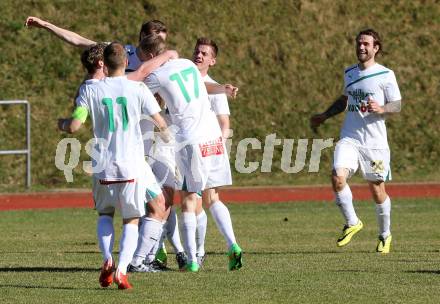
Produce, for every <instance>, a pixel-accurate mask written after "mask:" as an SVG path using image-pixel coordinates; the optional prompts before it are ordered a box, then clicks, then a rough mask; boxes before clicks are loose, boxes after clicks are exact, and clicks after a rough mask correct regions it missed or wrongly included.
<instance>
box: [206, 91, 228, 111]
mask: <svg viewBox="0 0 440 304" xmlns="http://www.w3.org/2000/svg"><path fill="white" fill-rule="evenodd" d="M208 97H209V101H210V102H211V108H212V110H213V111H214V113H215V115H230V114H231V113H230V111H229V104H228V98H227V97H226V94H212V95H209V96H208Z"/></svg>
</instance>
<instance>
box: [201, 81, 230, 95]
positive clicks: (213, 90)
mask: <svg viewBox="0 0 440 304" xmlns="http://www.w3.org/2000/svg"><path fill="white" fill-rule="evenodd" d="M205 86H206V90H207V91H208V94H226V95H228V96H229V97H231V98H235V97H236V96H237V93H238V88H237V87H234V86H233V85H232V84H224V85H223V84H218V83H212V82H205Z"/></svg>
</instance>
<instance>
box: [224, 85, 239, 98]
mask: <svg viewBox="0 0 440 304" xmlns="http://www.w3.org/2000/svg"><path fill="white" fill-rule="evenodd" d="M225 93H226V95H228V96H229V97H231V98H232V99H234V98H235V97H237V94H238V88H237V87H234V86H233V85H232V84H225Z"/></svg>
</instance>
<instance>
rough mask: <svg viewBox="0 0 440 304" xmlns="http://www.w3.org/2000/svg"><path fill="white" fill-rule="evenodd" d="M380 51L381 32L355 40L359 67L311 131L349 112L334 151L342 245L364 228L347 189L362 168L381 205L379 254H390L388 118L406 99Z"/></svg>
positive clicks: (366, 32) (350, 70)
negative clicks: (382, 62)
mask: <svg viewBox="0 0 440 304" xmlns="http://www.w3.org/2000/svg"><path fill="white" fill-rule="evenodd" d="M381 51H382V41H381V38H380V36H379V34H378V33H377V32H376V31H374V30H373V29H366V30H363V31H361V32H359V34H358V35H357V36H356V54H357V58H358V63H357V64H354V65H352V66H350V67H349V68H347V69H346V70H345V76H344V90H343V94H342V96H340V97H339V98H338V99H337V100H336V101H335V102H334V103H333V104H332V105H331V106H330V107H329V108H328V109H327V110H326V111H325V112H323V113H321V114H317V115H314V116H312V118H311V127H312V128H317V127H318V126H319V125H320V124H322V123H323V122H324V121H325V120H327V119H328V118H330V117H332V116H335V115H337V114H339V113H341V112H344V111H345V110H347V114H346V115H345V121H344V124H343V126H342V130H341V135H340V137H341V138H340V140H339V141H338V143H337V144H336V147H335V152H334V160H333V172H332V185H333V191H334V192H335V198H336V205H337V206H338V207H339V209H340V211H341V213H342V215H343V217H344V219H345V225H344V228H343V230H342V235H341V237H340V238H339V239H338V240H337V245H338V246H339V247H342V246H345V245H347V244H348V243H349V242H350V241H351V239H352V237H353V236H354V235H355V234H356V233H357V232H359V231H360V230H361V229H362V228H363V223H362V221H361V220H360V219H359V218H358V216H357V214H356V212H355V210H354V207H353V196H352V193H351V190H350V187H349V186H348V184H347V179H348V178H350V177H351V176H352V175H353V174H354V173H355V172H356V171H357V169H358V168H360V170H361V172H362V175H363V177H364V179H365V180H367V182H368V185H369V188H370V191H371V194H372V196H373V199H374V201H375V202H376V215H377V221H378V226H379V240H378V243H377V246H376V251H377V252H380V253H389V252H390V247H391V240H392V236H391V231H390V222H391V221H390V217H391V216H390V214H391V201H390V198H389V196H388V194H387V193H386V191H385V181H386V180H390V179H391V169H390V150H389V146H388V140H387V132H386V127H385V118H386V116H387V115H388V114H392V113H397V112H400V108H401V99H402V98H401V95H400V91H399V87H398V85H397V81H396V77H395V75H394V72H393V71H392V70H390V69H388V68H386V67H384V66H383V65H380V64H378V63H377V62H376V56H377V55H378V54H379V53H380V52H381Z"/></svg>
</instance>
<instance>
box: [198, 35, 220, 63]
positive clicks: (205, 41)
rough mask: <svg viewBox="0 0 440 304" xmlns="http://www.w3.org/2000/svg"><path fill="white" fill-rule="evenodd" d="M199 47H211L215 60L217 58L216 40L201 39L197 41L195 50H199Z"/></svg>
mask: <svg viewBox="0 0 440 304" xmlns="http://www.w3.org/2000/svg"><path fill="white" fill-rule="evenodd" d="M199 45H209V46H210V47H211V49H212V53H213V55H214V58H215V57H217V54H218V46H217V43H215V42H214V40H212V39H209V38H206V37H200V38H198V39H197V42H196V46H195V48H197V47H198V46H199Z"/></svg>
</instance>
